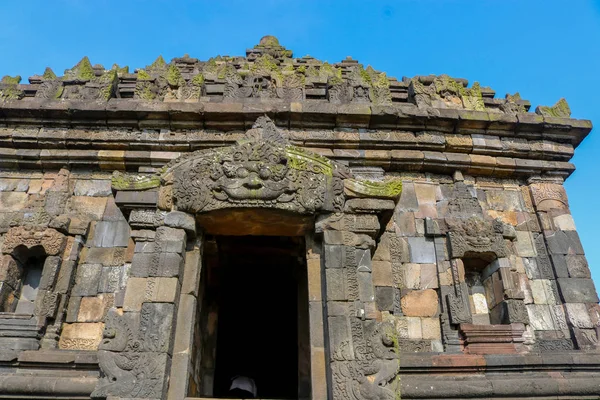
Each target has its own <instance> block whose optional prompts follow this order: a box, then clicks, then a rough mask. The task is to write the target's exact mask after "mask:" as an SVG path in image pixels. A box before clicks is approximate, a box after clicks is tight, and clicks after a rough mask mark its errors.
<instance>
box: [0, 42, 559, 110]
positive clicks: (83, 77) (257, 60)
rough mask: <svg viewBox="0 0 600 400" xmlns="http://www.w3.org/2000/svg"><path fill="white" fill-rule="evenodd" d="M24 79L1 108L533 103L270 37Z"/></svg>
mask: <svg viewBox="0 0 600 400" xmlns="http://www.w3.org/2000/svg"><path fill="white" fill-rule="evenodd" d="M20 82H21V77H20V76H15V77H10V76H5V77H4V78H2V80H1V81H0V101H14V100H17V101H27V99H28V98H38V99H47V100H55V101H58V100H97V101H108V100H110V99H137V100H140V101H164V102H215V101H217V102H218V101H222V102H239V101H252V99H256V100H258V99H260V100H265V99H271V100H285V101H292V102H300V101H302V102H304V101H306V102H310V101H324V100H325V101H328V102H330V103H333V104H347V103H366V104H372V105H380V106H386V105H393V104H397V103H410V104H416V105H417V106H418V107H419V108H425V109H428V108H450V109H463V110H472V111H487V112H493V113H498V114H511V115H515V114H518V113H526V112H527V111H528V110H529V108H530V103H529V102H528V101H526V100H522V99H521V98H520V96H519V95H518V94H516V95H508V94H507V95H506V97H505V98H504V99H501V98H495V92H494V91H493V90H492V89H490V88H489V87H482V86H480V85H479V83H477V82H475V83H474V84H473V85H471V86H470V87H469V82H468V81H467V80H466V79H461V78H452V77H449V76H447V75H440V76H434V75H429V76H415V77H412V78H409V77H403V78H402V79H401V80H398V79H396V78H394V77H390V76H388V75H386V73H385V72H381V71H377V70H375V69H374V68H373V67H371V66H367V67H365V66H364V65H363V64H361V63H359V62H358V61H357V60H354V59H352V58H351V57H347V58H346V59H344V60H342V61H340V62H338V63H328V62H327V61H320V60H318V59H316V58H313V57H311V56H308V55H307V56H304V57H294V55H293V52H292V51H291V50H289V49H287V48H285V47H284V46H283V45H281V44H280V43H279V40H278V39H277V38H276V37H275V36H269V35H268V36H264V37H263V38H261V40H260V42H259V43H258V44H257V45H255V46H254V47H252V48H250V49H248V50H246V55H245V56H226V55H219V56H216V57H213V58H210V59H209V60H206V61H200V60H198V59H196V58H192V57H190V56H189V55H188V54H185V55H184V56H183V57H177V58H174V59H173V60H171V61H170V62H168V63H167V62H166V61H165V60H164V59H163V57H162V56H159V57H158V58H157V59H156V60H155V61H154V62H153V63H152V64H150V65H147V66H146V67H144V68H138V69H135V70H134V71H133V72H130V69H129V67H127V66H126V67H120V66H119V65H117V64H114V65H113V66H112V67H111V68H105V67H104V66H102V65H92V63H91V62H90V60H89V59H88V57H83V58H82V59H81V61H80V62H79V63H77V64H76V65H75V66H74V67H73V68H71V69H67V70H65V72H64V74H63V76H57V75H56V74H55V73H54V71H53V70H52V69H50V68H46V70H45V71H44V73H43V74H42V75H35V76H32V77H30V78H29V84H21V83H20ZM535 111H536V113H537V114H539V115H543V116H550V117H559V118H568V117H569V116H570V110H569V107H568V105H567V103H566V101H565V100H564V99H561V100H560V101H559V102H558V103H557V105H555V106H553V107H545V106H540V107H538V108H537V109H536V110H535Z"/></svg>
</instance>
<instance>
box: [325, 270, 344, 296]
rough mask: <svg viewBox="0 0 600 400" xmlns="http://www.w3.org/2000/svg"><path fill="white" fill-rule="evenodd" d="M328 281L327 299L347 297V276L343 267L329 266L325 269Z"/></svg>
mask: <svg viewBox="0 0 600 400" xmlns="http://www.w3.org/2000/svg"><path fill="white" fill-rule="evenodd" d="M325 280H326V283H327V300H328V301H331V300H347V299H346V276H345V274H344V270H343V269H341V268H328V269H326V270H325Z"/></svg>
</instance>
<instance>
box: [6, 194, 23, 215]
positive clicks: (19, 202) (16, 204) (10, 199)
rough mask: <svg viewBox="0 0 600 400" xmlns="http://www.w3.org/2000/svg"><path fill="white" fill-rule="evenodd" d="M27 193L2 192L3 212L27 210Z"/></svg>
mask: <svg viewBox="0 0 600 400" xmlns="http://www.w3.org/2000/svg"><path fill="white" fill-rule="evenodd" d="M26 203H27V193H24V192H0V210H2V211H3V212H9V211H19V210H22V209H24V208H25V205H26Z"/></svg>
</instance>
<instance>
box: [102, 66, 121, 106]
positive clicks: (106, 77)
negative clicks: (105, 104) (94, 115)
mask: <svg viewBox="0 0 600 400" xmlns="http://www.w3.org/2000/svg"><path fill="white" fill-rule="evenodd" d="M98 83H100V98H101V99H103V100H109V99H110V98H111V97H113V96H114V94H115V92H116V90H117V86H118V85H119V76H118V73H117V70H116V69H111V70H110V71H107V72H105V73H104V74H103V75H102V76H101V77H100V78H98Z"/></svg>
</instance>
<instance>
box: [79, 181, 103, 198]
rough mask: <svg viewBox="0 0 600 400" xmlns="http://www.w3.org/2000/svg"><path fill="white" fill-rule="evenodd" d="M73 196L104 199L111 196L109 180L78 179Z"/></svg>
mask: <svg viewBox="0 0 600 400" xmlns="http://www.w3.org/2000/svg"><path fill="white" fill-rule="evenodd" d="M74 194H75V196H92V197H106V196H110V195H111V194H112V190H111V186H110V180H107V179H89V180H88V179H79V180H77V182H75V191H74Z"/></svg>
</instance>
